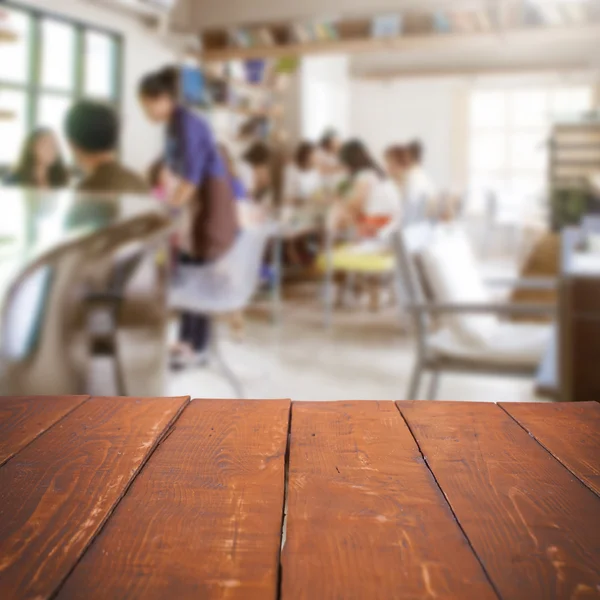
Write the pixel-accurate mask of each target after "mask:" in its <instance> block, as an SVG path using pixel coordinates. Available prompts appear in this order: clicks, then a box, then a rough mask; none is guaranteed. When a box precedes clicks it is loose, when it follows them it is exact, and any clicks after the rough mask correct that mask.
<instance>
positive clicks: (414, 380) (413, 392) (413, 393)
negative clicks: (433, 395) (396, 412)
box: [406, 361, 423, 400]
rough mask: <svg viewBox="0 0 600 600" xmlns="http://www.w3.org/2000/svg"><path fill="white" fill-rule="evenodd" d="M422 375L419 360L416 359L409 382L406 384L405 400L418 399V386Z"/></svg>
mask: <svg viewBox="0 0 600 600" xmlns="http://www.w3.org/2000/svg"><path fill="white" fill-rule="evenodd" d="M422 375H423V366H422V365H421V361H417V363H416V364H415V366H414V369H413V373H412V377H411V378H410V384H409V386H408V393H407V394H406V399H407V400H418V394H419V388H420V387H421V377H422Z"/></svg>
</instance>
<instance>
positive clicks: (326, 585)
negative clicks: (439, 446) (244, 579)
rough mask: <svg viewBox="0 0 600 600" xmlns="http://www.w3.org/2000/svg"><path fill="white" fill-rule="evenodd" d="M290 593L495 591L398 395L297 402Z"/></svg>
mask: <svg viewBox="0 0 600 600" xmlns="http://www.w3.org/2000/svg"><path fill="white" fill-rule="evenodd" d="M286 523H287V524H286V542H285V546H284V549H283V558H282V596H281V597H282V599H283V600H289V599H292V598H293V599H303V598H306V599H307V600H314V599H315V598H319V599H320V600H324V599H328V598H332V599H333V598H344V600H347V599H352V598H361V599H362V598H365V599H366V598H369V599H370V598H426V597H431V598H446V599H447V598H456V599H469V598H472V599H482V600H483V599H487V598H496V595H495V593H494V591H493V589H492V587H491V586H490V584H489V582H488V580H487V578H486V576H485V574H484V572H483V570H482V568H481V566H480V564H479V562H478V561H477V558H476V557H475V555H474V554H473V552H472V551H471V549H470V548H469V545H468V543H467V540H466V539H465V537H464V536H463V534H462V532H461V531H460V528H459V526H458V525H457V523H456V521H455V519H454V517H453V515H452V513H451V511H450V509H449V507H448V505H447V503H446V501H445V500H444V497H443V495H442V493H441V492H440V490H439V488H438V487H437V485H436V483H435V481H434V479H433V477H432V476H431V473H430V472H429V470H428V469H427V467H426V465H425V464H424V461H423V459H422V457H421V454H420V453H419V450H418V448H417V445H416V443H415V441H414V439H413V438H412V436H411V434H410V432H409V430H408V428H407V427H406V425H405V423H404V421H403V419H402V417H401V415H400V413H399V412H398V411H397V409H396V407H395V406H394V403H393V402H343V403H294V405H293V410H292V430H291V440H290V465H289V484H288V508H287V518H286Z"/></svg>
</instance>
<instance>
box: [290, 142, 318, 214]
mask: <svg viewBox="0 0 600 600" xmlns="http://www.w3.org/2000/svg"><path fill="white" fill-rule="evenodd" d="M322 190H323V178H322V177H321V173H320V172H319V169H318V168H317V149H316V147H315V145H314V144H312V143H310V142H301V143H300V144H299V145H298V148H297V149H296V153H295V156H294V161H293V162H292V163H290V164H289V165H287V167H286V169H285V176H284V194H283V198H284V203H285V204H286V205H288V206H300V205H303V204H306V203H307V202H310V201H311V200H313V199H316V198H317V197H318V196H319V195H320V194H321V192H322Z"/></svg>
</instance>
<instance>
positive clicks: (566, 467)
mask: <svg viewBox="0 0 600 600" xmlns="http://www.w3.org/2000/svg"><path fill="white" fill-rule="evenodd" d="M598 402H600V400H598ZM496 406H497V407H498V408H500V409H502V410H503V411H504V412H505V413H506V414H507V415H508V416H509V417H510V418H511V419H512V420H513V421H514V422H515V423H516V424H517V425H518V426H519V427H520V428H521V429H522V430H523V431H524V432H525V433H526V434H527V435H528V436H529V437H530V438H531V439H532V440H533V441H534V442H535V443H536V444H537V445H538V446H540V447H541V448H543V449H544V450H545V451H546V452H547V453H548V454H549V455H550V456H551V457H552V458H553V459H554V460H555V461H556V462H557V463H558V464H559V465H561V466H563V467H564V468H565V469H566V470H567V471H568V472H569V473H571V475H573V477H575V479H577V481H579V482H581V483H582V484H583V485H584V486H585V487H586V488H587V489H588V490H590V492H592V494H594V495H595V496H597V497H598V498H600V494H598V492H597V491H596V490H595V489H594V488H592V487H591V486H589V485H588V484H587V483H586V482H585V481H584V480H583V479H581V477H579V475H577V473H575V472H574V471H573V470H572V469H570V468H569V467H568V466H567V465H565V463H564V462H563V461H562V460H561V459H560V458H559V457H558V456H556V454H554V452H552V450H550V448H546V446H545V445H544V444H543V443H542V442H541V441H540V440H538V439H537V437H535V435H534V434H533V433H531V431H529V430H528V429H527V428H526V427H525V426H524V425H522V424H521V423H520V422H519V421H518V420H517V419H516V418H515V417H513V416H512V415H511V414H510V413H509V412H508V411H507V410H506V409H505V408H504V407H503V406H501V405H500V404H496Z"/></svg>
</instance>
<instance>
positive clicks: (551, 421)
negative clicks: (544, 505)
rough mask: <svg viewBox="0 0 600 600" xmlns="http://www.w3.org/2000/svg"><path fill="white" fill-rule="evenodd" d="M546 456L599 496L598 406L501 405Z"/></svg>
mask: <svg viewBox="0 0 600 600" xmlns="http://www.w3.org/2000/svg"><path fill="white" fill-rule="evenodd" d="M501 406H502V408H503V409H504V410H505V411H506V412H507V413H509V414H510V415H511V416H512V417H513V418H514V419H516V420H517V421H518V422H519V423H520V425H521V426H522V427H524V428H525V429H526V430H527V431H528V432H529V433H530V434H531V435H532V436H533V437H534V438H535V439H536V440H537V441H538V442H539V443H540V444H542V446H544V448H546V450H548V452H550V453H551V454H552V456H554V458H556V459H557V460H559V461H560V462H561V463H562V464H563V465H565V467H567V469H569V470H570V471H571V473H573V474H574V475H576V476H577V477H579V479H580V480H581V481H583V482H584V483H585V484H586V485H587V486H588V487H589V488H590V489H592V490H593V491H594V492H596V494H598V495H599V496H600V404H598V403H597V402H570V403H560V404H518V403H507V404H501Z"/></svg>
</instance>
